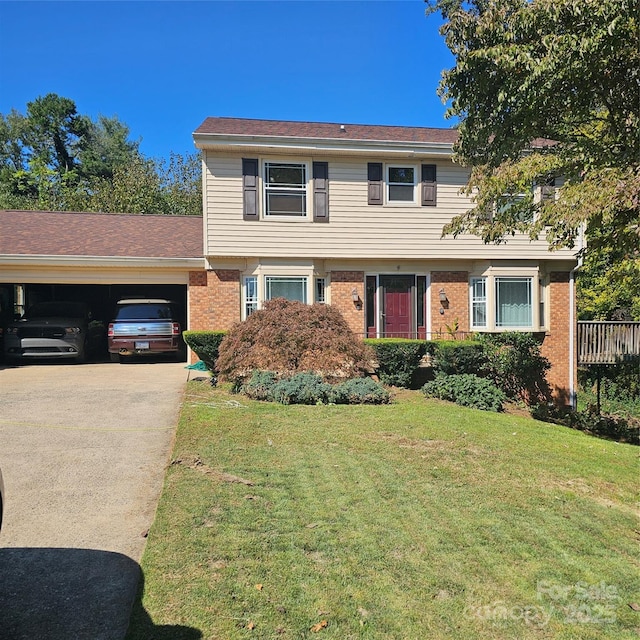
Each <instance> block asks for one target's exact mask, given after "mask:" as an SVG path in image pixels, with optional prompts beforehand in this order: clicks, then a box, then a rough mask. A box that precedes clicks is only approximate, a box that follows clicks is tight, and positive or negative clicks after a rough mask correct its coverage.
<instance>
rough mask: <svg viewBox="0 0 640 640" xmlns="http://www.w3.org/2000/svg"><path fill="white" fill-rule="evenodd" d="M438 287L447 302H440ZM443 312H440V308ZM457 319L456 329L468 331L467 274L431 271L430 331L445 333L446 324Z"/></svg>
mask: <svg viewBox="0 0 640 640" xmlns="http://www.w3.org/2000/svg"><path fill="white" fill-rule="evenodd" d="M440 289H444V292H445V294H446V295H447V300H448V303H445V306H444V307H443V306H442V305H441V304H440ZM441 309H442V310H443V311H444V313H440V310H441ZM456 320H457V321H458V331H469V274H468V273H467V272H466V271H432V272H431V331H432V336H433V337H436V336H435V335H433V334H437V333H438V332H441V333H443V334H445V335H447V326H449V327H453V325H454V324H455V322H456Z"/></svg>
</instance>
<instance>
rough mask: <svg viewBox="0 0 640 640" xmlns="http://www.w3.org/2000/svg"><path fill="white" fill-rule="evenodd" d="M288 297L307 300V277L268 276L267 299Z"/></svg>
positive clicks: (266, 283)
mask: <svg viewBox="0 0 640 640" xmlns="http://www.w3.org/2000/svg"><path fill="white" fill-rule="evenodd" d="M273 298H286V299H287V300H299V301H300V302H304V303H305V304H306V302H307V278H306V277H304V276H266V277H265V300H272V299H273Z"/></svg>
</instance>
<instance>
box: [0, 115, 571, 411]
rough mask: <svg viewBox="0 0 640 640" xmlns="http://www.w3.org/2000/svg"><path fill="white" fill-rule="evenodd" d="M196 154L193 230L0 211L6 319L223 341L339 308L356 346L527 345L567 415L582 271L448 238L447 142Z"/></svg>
mask: <svg viewBox="0 0 640 640" xmlns="http://www.w3.org/2000/svg"><path fill="white" fill-rule="evenodd" d="M193 137H194V141H195V145H196V147H197V148H198V149H200V150H201V152H202V170H203V175H202V180H203V216H202V218H198V217H195V216H186V217H185V216H153V215H127V214H97V213H68V212H43V211H40V212H36V211H0V229H1V230H2V231H1V232H0V320H2V318H3V317H4V318H5V319H6V317H7V316H12V315H13V312H14V311H21V310H23V309H24V308H25V307H26V306H28V305H29V304H31V303H33V302H37V301H40V300H43V299H63V298H72V299H75V300H78V299H82V300H86V301H88V302H89V303H90V304H91V306H92V308H93V310H94V314H95V316H96V317H98V318H101V319H103V320H106V321H108V320H109V317H108V314H109V313H110V310H111V309H112V308H113V306H114V304H115V302H116V301H117V299H118V298H119V297H127V296H131V295H143V296H147V297H170V298H172V299H174V300H177V301H178V302H179V303H180V304H181V306H182V308H183V309H184V310H185V316H184V322H182V324H183V326H186V327H187V328H189V329H193V330H198V329H203V330H207V329H209V330H225V329H229V328H230V327H231V326H232V325H233V324H234V323H236V322H238V321H240V320H243V319H244V318H246V317H247V316H248V315H249V314H251V313H252V312H254V311H255V310H256V309H259V308H260V307H261V306H262V305H263V304H264V302H265V301H266V300H269V299H271V298H276V297H285V298H289V299H295V300H301V301H303V302H306V303H309V304H311V303H314V302H317V303H323V304H331V305H334V306H335V307H337V308H338V309H339V310H340V311H341V312H342V314H343V315H344V317H345V318H346V319H347V321H348V323H349V325H350V326H351V328H352V329H353V331H354V332H355V333H356V334H358V335H360V336H362V337H365V336H367V337H380V338H385V337H406V338H421V339H433V338H438V337H439V336H442V337H451V336H452V335H455V336H456V337H464V336H466V335H468V333H470V332H499V331H526V332H535V333H536V334H539V336H540V337H541V339H542V351H543V354H544V355H545V356H546V357H547V358H548V359H549V360H550V362H551V365H552V367H551V370H550V372H549V374H548V381H549V383H550V385H551V387H552V388H553V389H554V390H555V393H556V396H557V398H558V400H559V401H560V402H563V403H565V402H566V403H568V402H569V401H570V400H571V399H572V398H573V395H574V390H575V382H576V352H575V343H576V340H575V335H574V334H575V325H576V323H575V313H574V305H575V301H574V279H573V270H574V268H575V267H576V265H577V260H576V257H575V254H574V252H573V251H570V250H561V251H555V252H550V251H549V250H548V247H547V244H546V242H545V241H544V240H540V241H530V240H529V238H528V237H525V236H521V237H517V236H516V237H513V238H509V239H508V241H507V242H506V243H504V244H501V245H486V244H483V242H482V241H481V240H480V239H479V238H477V237H474V236H470V235H468V236H458V237H457V238H453V237H450V236H449V237H444V238H443V237H442V228H443V226H444V225H445V224H446V223H447V222H449V221H450V220H451V218H452V217H453V216H455V215H456V214H458V213H461V212H463V211H465V210H467V209H468V208H469V207H470V206H471V202H470V200H469V199H468V198H467V197H466V196H465V195H462V194H461V192H460V190H461V188H462V187H464V185H465V184H466V182H467V179H468V175H469V172H468V170H467V169H465V168H463V167H461V166H458V165H455V164H454V163H453V162H452V159H451V158H452V152H453V143H454V142H455V139H456V132H455V130H452V129H427V128H420V127H387V126H363V125H351V124H331V123H312V122H283V121H267V120H248V119H238V118H207V119H206V120H205V121H204V122H203V123H202V124H201V125H200V126H199V127H198V128H197V129H196V131H195V133H194V134H193ZM534 189H536V197H540V198H542V197H553V193H549V190H550V187H549V186H548V185H545V186H544V187H534ZM0 324H1V323H0Z"/></svg>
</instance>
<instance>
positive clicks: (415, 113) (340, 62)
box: [0, 0, 453, 157]
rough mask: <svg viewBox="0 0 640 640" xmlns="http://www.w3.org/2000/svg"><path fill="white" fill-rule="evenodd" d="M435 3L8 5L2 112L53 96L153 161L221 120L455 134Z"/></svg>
mask: <svg viewBox="0 0 640 640" xmlns="http://www.w3.org/2000/svg"><path fill="white" fill-rule="evenodd" d="M424 10H425V5H424V2H423V1H422V0H392V1H376V0H369V1H367V2H363V1H355V0H354V1H348V2H345V1H338V0H320V1H312V0H297V1H267V0H262V1H255V2H252V1H242V0H235V1H230V2H222V1H214V0H211V1H208V2H186V1H185V2H171V1H166V2H158V1H146V2H128V1H121V2H114V1H111V2H92V1H76V2H62V1H60V2H59V1H48V2H46V1H45V2H31V1H27V0H22V1H16V2H13V1H7V0H0V113H3V114H6V113H8V112H9V111H10V110H11V109H12V108H15V109H17V110H18V111H20V112H23V113H24V111H25V110H26V103H27V102H29V101H31V100H33V99H35V98H36V97H38V96H42V95H46V94H47V93H57V94H58V95H61V96H64V97H67V98H71V99H72V100H74V101H75V103H76V105H77V108H78V111H79V112H80V113H84V114H87V115H90V116H92V117H96V116H97V115H98V114H104V115H107V116H114V115H116V116H118V118H119V119H120V120H122V121H123V122H125V123H126V124H127V125H128V126H129V127H130V129H131V137H132V138H133V139H140V140H141V150H142V152H143V153H144V154H145V155H148V156H154V157H156V156H157V157H166V156H167V155H168V154H169V152H170V151H175V152H178V153H186V152H189V151H192V150H193V142H192V138H191V134H192V132H193V130H194V129H195V128H196V127H197V126H198V125H199V124H200V123H201V122H202V120H204V118H205V117H207V116H233V117H246V118H267V119H275V120H280V119H282V120H311V121H328V122H339V123H343V122H344V123H359V124H391V125H410V126H430V127H450V126H452V124H453V123H452V122H451V121H447V120H445V119H444V111H445V108H444V106H443V104H442V102H441V101H440V98H439V97H438V96H437V94H436V88H437V85H438V82H439V79H440V74H441V71H442V70H443V69H444V68H448V67H451V66H452V65H453V57H452V56H451V55H450V53H449V51H448V49H447V48H446V46H445V45H444V42H443V39H442V37H441V36H440V35H439V33H438V28H439V24H440V19H439V17H438V16H431V17H429V18H426V17H425V14H424Z"/></svg>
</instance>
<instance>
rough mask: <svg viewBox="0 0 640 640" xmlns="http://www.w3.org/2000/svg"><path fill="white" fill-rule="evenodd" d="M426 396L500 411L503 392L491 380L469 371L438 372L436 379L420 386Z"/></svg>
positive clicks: (465, 405) (484, 409)
mask: <svg viewBox="0 0 640 640" xmlns="http://www.w3.org/2000/svg"><path fill="white" fill-rule="evenodd" d="M422 391H423V393H424V394H425V395H426V396H427V397H432V398H439V399H440V400H448V401H449V402H455V403H456V404H459V405H461V406H463V407H471V408H473V409H482V410H483V411H502V403H503V402H504V401H505V395H504V393H503V392H502V391H501V390H500V389H498V387H496V386H495V385H494V384H493V382H491V380H487V379H486V378H479V377H478V376H475V375H473V374H471V373H463V374H457V375H447V374H445V373H439V374H437V375H436V379H435V380H432V381H431V382H427V384H425V385H424V387H422Z"/></svg>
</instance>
